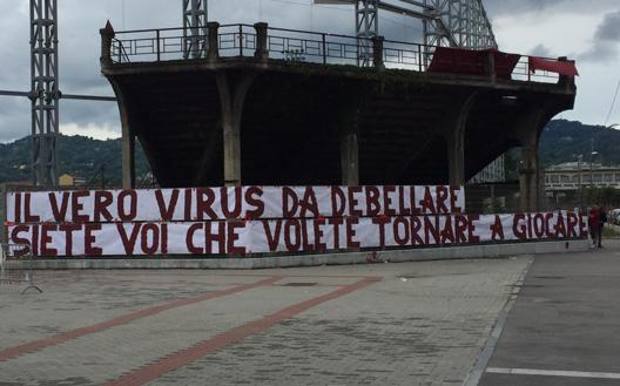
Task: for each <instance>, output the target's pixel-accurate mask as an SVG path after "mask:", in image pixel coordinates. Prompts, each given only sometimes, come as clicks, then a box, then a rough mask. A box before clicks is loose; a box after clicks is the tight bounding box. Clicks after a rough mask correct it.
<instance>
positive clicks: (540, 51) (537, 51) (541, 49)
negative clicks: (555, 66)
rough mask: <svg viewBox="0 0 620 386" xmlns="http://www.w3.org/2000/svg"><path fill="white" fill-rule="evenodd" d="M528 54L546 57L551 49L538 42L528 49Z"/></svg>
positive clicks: (549, 54)
mask: <svg viewBox="0 0 620 386" xmlns="http://www.w3.org/2000/svg"><path fill="white" fill-rule="evenodd" d="M530 55H534V56H542V57H546V58H548V57H550V56H551V50H550V49H549V47H547V46H545V45H544V44H539V45H537V46H536V47H534V48H532V49H531V50H530Z"/></svg>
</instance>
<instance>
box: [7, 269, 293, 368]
mask: <svg viewBox="0 0 620 386" xmlns="http://www.w3.org/2000/svg"><path fill="white" fill-rule="evenodd" d="M281 279H282V276H271V277H269V278H266V279H264V280H259V281H257V282H254V283H250V284H242V285H237V286H234V287H231V288H228V289H224V290H221V291H214V292H209V293H206V294H203V295H199V296H194V297H189V298H183V299H177V300H173V301H169V302H166V303H163V304H159V305H156V306H151V307H147V308H143V309H141V310H137V311H134V312H131V313H128V314H125V315H121V316H118V317H116V318H113V319H110V320H107V321H105V322H101V323H97V324H93V325H91V326H86V327H82V328H77V329H74V330H70V331H67V332H64V333H61V334H58V335H54V336H50V337H48V338H43V339H38V340H35V341H32V342H28V343H24V344H21V345H18V346H14V347H10V348H8V349H5V350H2V351H0V362H5V361H8V360H11V359H15V358H18V357H20V356H22V355H26V354H28V353H33V352H37V351H41V350H43V349H45V348H48V347H51V346H56V345H59V344H62V343H65V342H68V341H70V340H73V339H77V338H79V337H81V336H84V335H89V334H93V333H96V332H100V331H103V330H106V329H109V328H112V327H116V326H121V325H124V324H127V323H130V322H133V321H134V320H137V319H142V318H146V317H149V316H153V315H157V314H159V313H161V312H164V311H168V310H171V309H174V308H178V307H182V306H187V305H191V304H195V303H200V302H203V301H206V300H211V299H217V298H221V297H223V296H228V295H233V294H237V293H240V292H244V291H247V290H251V289H253V288H257V287H262V286H268V285H272V284H274V283H275V282H277V281H279V280H281Z"/></svg>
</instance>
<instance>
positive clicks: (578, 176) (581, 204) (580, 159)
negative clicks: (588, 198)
mask: <svg viewBox="0 0 620 386" xmlns="http://www.w3.org/2000/svg"><path fill="white" fill-rule="evenodd" d="M582 162H583V154H579V155H578V156H577V178H578V181H579V209H580V210H583V177H582V175H581V163H582Z"/></svg>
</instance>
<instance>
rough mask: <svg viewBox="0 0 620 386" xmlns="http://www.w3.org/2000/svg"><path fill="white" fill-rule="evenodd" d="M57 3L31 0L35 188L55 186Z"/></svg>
mask: <svg viewBox="0 0 620 386" xmlns="http://www.w3.org/2000/svg"><path fill="white" fill-rule="evenodd" d="M57 20H58V7H57V0H30V47H31V72H32V81H31V92H32V93H31V96H30V98H31V100H32V148H33V149H32V173H33V182H34V184H35V185H43V186H55V185H56V182H57V181H56V138H57V136H58V133H59V130H58V126H59V123H58V122H59V121H58V117H59V114H58V113H59V112H58V100H59V99H60V90H59V89H58V24H57Z"/></svg>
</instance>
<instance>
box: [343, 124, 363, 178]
mask: <svg viewBox="0 0 620 386" xmlns="http://www.w3.org/2000/svg"><path fill="white" fill-rule="evenodd" d="M359 152H360V147H359V138H358V135H357V130H355V127H352V126H349V127H348V128H346V129H345V130H343V131H342V132H341V134H340V168H341V172H342V184H343V185H346V186H358V185H359V184H360V169H359V166H360V164H359Z"/></svg>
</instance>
